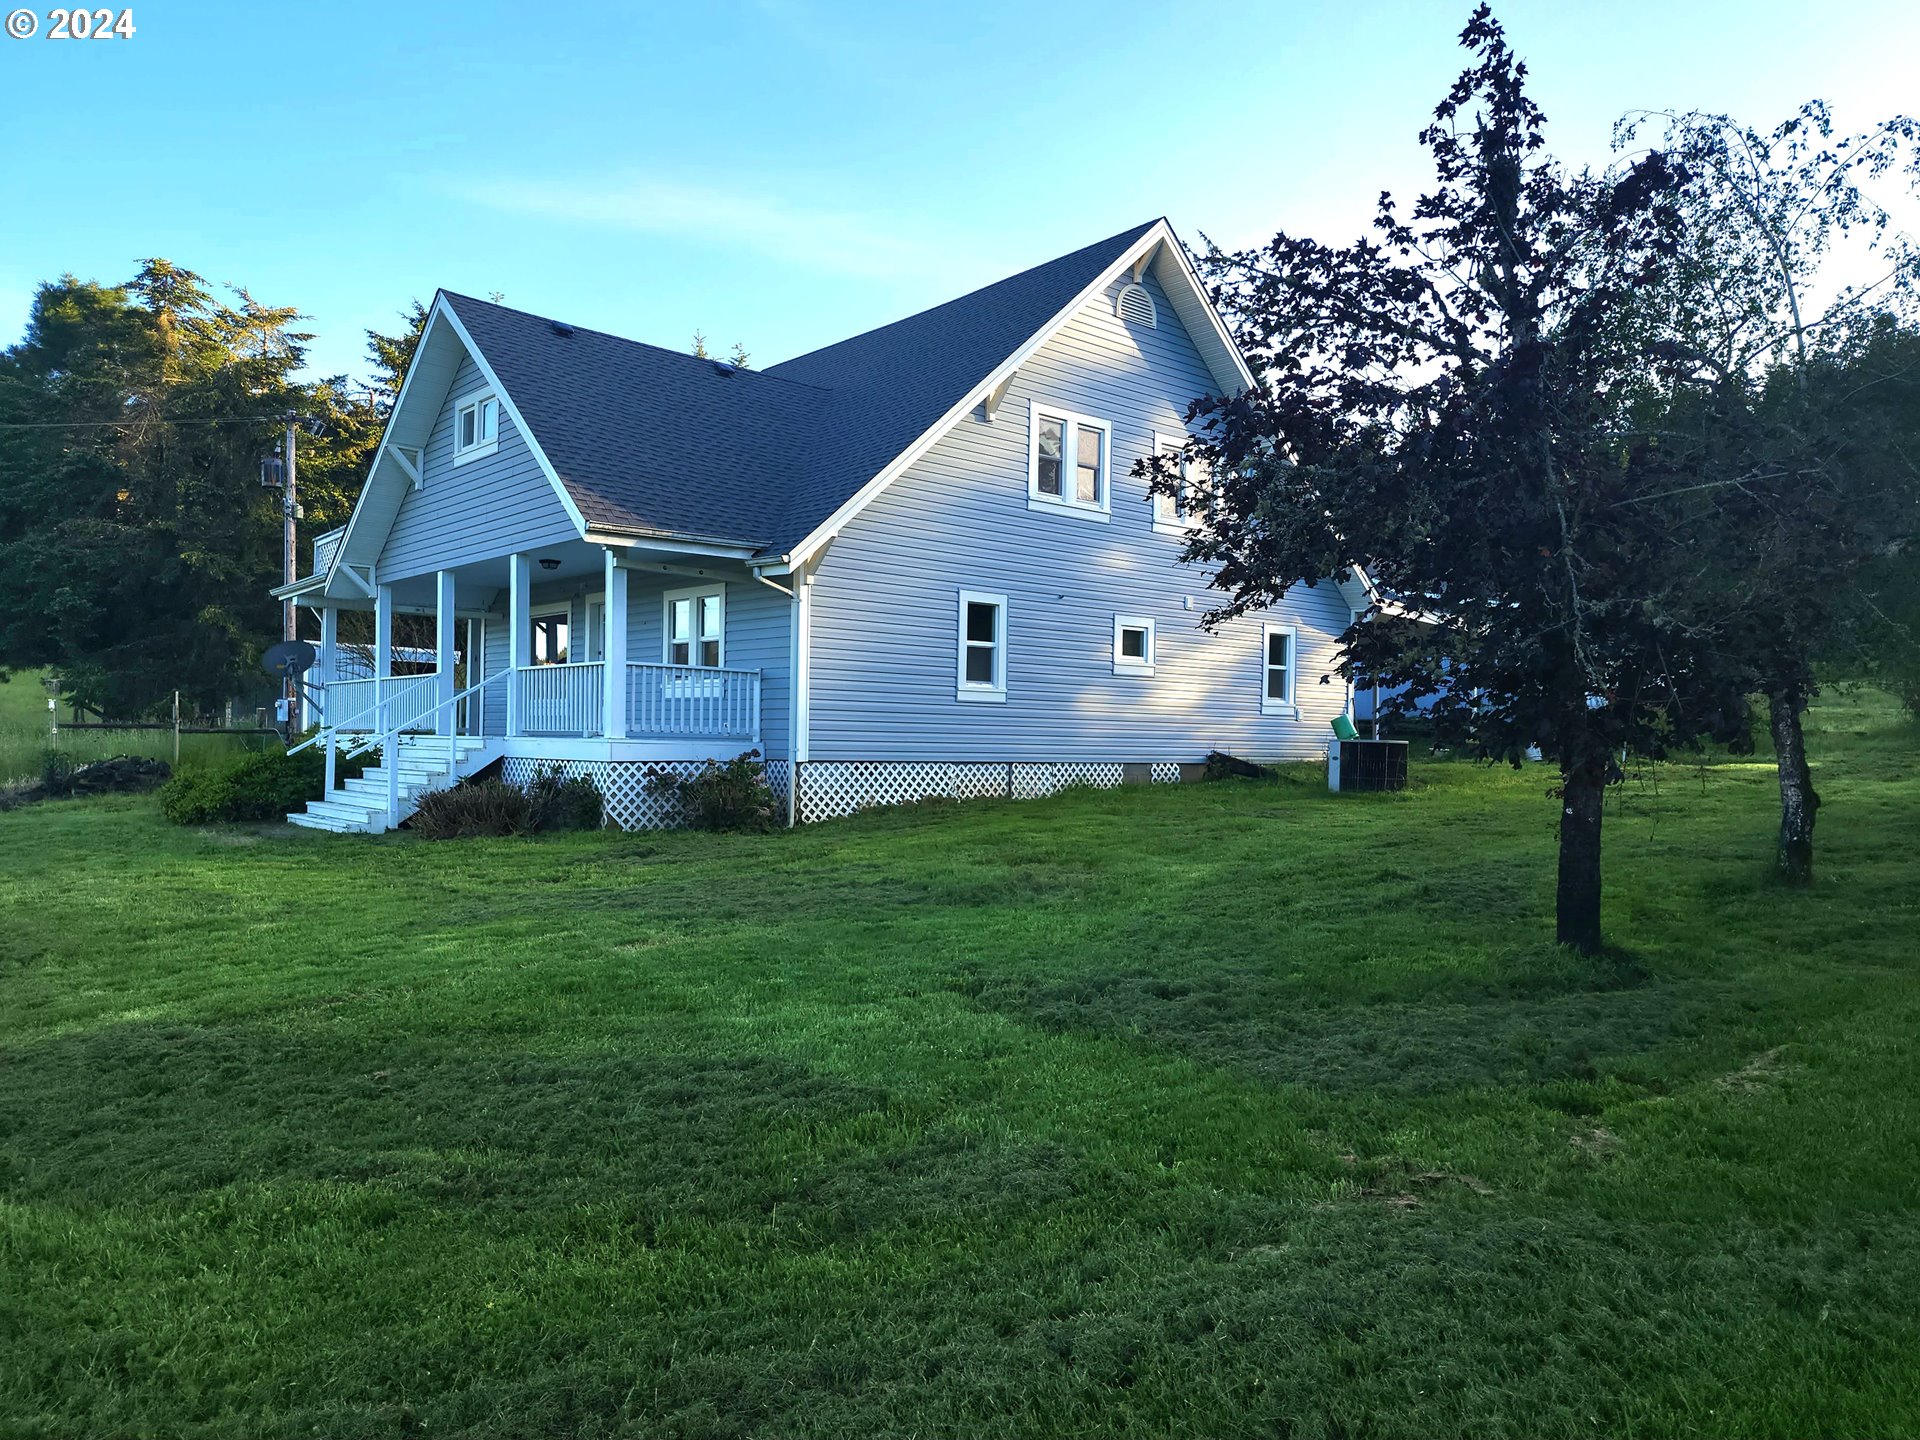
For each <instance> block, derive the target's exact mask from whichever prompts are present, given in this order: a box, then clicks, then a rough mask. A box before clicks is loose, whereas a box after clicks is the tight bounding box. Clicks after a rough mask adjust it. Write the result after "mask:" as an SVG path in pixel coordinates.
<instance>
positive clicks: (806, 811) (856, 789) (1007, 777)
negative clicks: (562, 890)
mask: <svg viewBox="0 0 1920 1440" xmlns="http://www.w3.org/2000/svg"><path fill="white" fill-rule="evenodd" d="M700 764H701V762H699V761H697V760H672V761H668V760H535V759H528V758H524V757H519V756H510V757H508V758H507V759H505V760H502V761H501V762H500V778H501V779H503V780H505V781H507V782H508V783H509V784H511V785H525V784H526V783H527V782H528V781H530V780H532V779H533V777H534V776H535V775H536V774H538V773H539V772H541V771H542V770H558V771H560V772H561V773H562V774H564V775H585V776H589V777H591V778H592V780H593V783H594V784H596V785H598V786H599V787H600V793H601V794H602V795H604V796H605V797H606V801H607V822H608V823H609V824H612V825H617V826H619V827H620V828H621V829H622V830H662V829H670V828H672V827H673V826H675V825H677V824H679V823H680V817H679V815H678V814H677V813H676V811H675V809H674V806H673V803H672V801H670V800H665V799H662V798H661V797H660V796H658V795H654V794H652V793H650V792H649V791H648V789H647V775H648V773H649V772H650V771H654V770H665V771H667V772H668V773H670V774H673V775H680V776H686V775H692V774H694V773H695V772H696V771H698V770H699V769H700ZM788 773H789V772H788V766H787V762H786V761H784V760H769V761H767V784H768V786H769V787H770V788H771V789H772V790H773V793H774V794H776V795H778V796H779V797H780V799H781V801H782V803H783V804H784V802H785V801H786V798H787V784H788ZM1179 779H1180V766H1179V764H1178V763H1177V762H1171V761H1169V762H1155V763H1153V764H1151V765H1145V764H1141V765H1130V764H1119V763H1106V762H1101V761H1092V760H1061V761H1037V760H1015V761H1012V762H1011V763H1009V762H1006V761H992V760H945V761H918V760H809V761H806V762H804V763H803V764H802V765H801V766H800V803H799V807H798V808H799V812H800V819H801V821H802V822H806V821H813V820H835V819H838V818H840V817H841V816H844V815H852V814H854V813H856V812H858V811H861V810H871V809H874V808H876V807H878V806H883V805H911V804H913V803H914V802H915V801H918V800H927V799H932V798H934V797H940V798H943V799H948V800H1037V799H1039V798H1040V797H1042V796H1045V795H1052V794H1055V793H1057V792H1058V791H1061V790H1068V789H1072V788H1073V787H1074V786H1077V785H1085V786H1090V787H1092V788H1094V789H1097V790H1110V789H1112V788H1114V787H1115V786H1118V785H1124V784H1126V783H1128V782H1129V781H1133V782H1135V783H1140V782H1142V781H1148V782H1151V783H1152V784H1155V785H1170V784H1176V783H1178V781H1179Z"/></svg>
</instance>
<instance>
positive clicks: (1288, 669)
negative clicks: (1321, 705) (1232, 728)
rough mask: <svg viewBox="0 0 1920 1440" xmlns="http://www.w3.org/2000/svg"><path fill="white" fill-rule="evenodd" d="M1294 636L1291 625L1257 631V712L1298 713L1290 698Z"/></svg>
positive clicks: (1273, 626) (1294, 662)
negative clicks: (1258, 645)
mask: <svg viewBox="0 0 1920 1440" xmlns="http://www.w3.org/2000/svg"><path fill="white" fill-rule="evenodd" d="M1297 648H1298V637H1297V636H1296V635H1295V633H1294V629H1293V627H1292V626H1291V625H1264V626H1262V627H1261V630H1260V709H1261V711H1262V712H1263V713H1265V714H1268V715H1290V716H1295V717H1297V716H1298V715H1299V714H1300V707H1299V704H1298V703H1297V702H1296V701H1295V699H1294V694H1293V682H1294V670H1295V668H1296V666H1297V663H1298V661H1297V657H1296V655H1295V653H1294V652H1295V650H1296V649H1297Z"/></svg>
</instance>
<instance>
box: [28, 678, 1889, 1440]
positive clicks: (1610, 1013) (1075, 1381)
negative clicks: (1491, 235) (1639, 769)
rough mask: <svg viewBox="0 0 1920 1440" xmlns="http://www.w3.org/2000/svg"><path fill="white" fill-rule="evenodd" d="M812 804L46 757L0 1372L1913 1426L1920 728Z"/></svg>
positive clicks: (1274, 1421)
mask: <svg viewBox="0 0 1920 1440" xmlns="http://www.w3.org/2000/svg"><path fill="white" fill-rule="evenodd" d="M1817 718H1818V727H1817V731H1816V736H1815V743H1816V746H1817V749H1816V754H1817V755H1818V756H1819V757H1820V762H1821V763H1820V774H1819V780H1820V786H1821V789H1822V791H1823V793H1824V794H1825V796H1826V800H1827V804H1826V808H1825V809H1824V810H1823V811H1822V816H1821V825H1820V870H1821V875H1820V881H1819V884H1818V886H1817V887H1816V888H1814V889H1813V890H1812V891H1810V892H1807V893H1789V892H1783V891H1780V890H1777V889H1775V888H1774V887H1773V885H1772V884H1771V882H1770V880H1769V878H1768V866H1769V860H1770V855H1771V841H1772V829H1773V825H1774V804H1775V799H1774V796H1775V792H1774V784H1773V777H1772V773H1771V771H1770V769H1769V768H1767V766H1766V765H1765V764H1762V763H1727V764H1718V765H1714V766H1711V767H1706V768H1690V767H1682V766H1674V767H1665V768H1661V769H1658V770H1655V771H1650V772H1648V773H1647V774H1645V775H1643V776H1641V777H1639V778H1637V779H1635V780H1634V781H1632V782H1631V783H1629V784H1628V785H1626V786H1624V787H1621V788H1620V789H1619V790H1618V791H1617V792H1616V793H1615V795H1614V797H1613V800H1612V802H1611V807H1610V813H1609V816H1608V822H1607V824H1608V834H1607V877H1608V886H1609V889H1608V902H1607V923H1608V928H1609V931H1610V933H1611V935H1612V936H1613V937H1614V938H1615V939H1616V940H1617V942H1618V949H1617V951H1616V952H1615V953H1613V954H1610V955H1609V956H1607V957H1606V958H1605V959H1604V960H1601V961H1597V962H1589V961H1582V960H1579V959H1577V958H1573V957H1570V956H1568V955H1565V954H1563V953H1560V952H1558V951H1556V950H1555V949H1554V948H1553V947H1552V946H1551V945H1550V944H1548V943H1546V937H1548V936H1549V935H1550V933H1551V923H1550V914H1549V908H1550V903H1551V891H1552V849H1553V824H1554V813H1555V812H1554V806H1553V803H1552V801H1551V800H1550V799H1549V798H1548V796H1547V789H1548V786H1549V784H1550V778H1551V777H1550V776H1549V775H1548V774H1547V773H1546V772H1545V771H1544V770H1543V769H1540V768H1534V769H1529V770H1527V771H1525V772H1522V773H1517V774H1516V773H1513V772H1510V771H1489V770H1483V769H1479V768H1476V767H1473V766H1469V765H1465V764H1433V763H1429V764H1424V765H1421V766H1420V767H1419V768H1418V772H1417V776H1418V781H1419V784H1418V788H1417V789H1416V790H1414V791H1412V792H1410V793H1408V794H1405V795H1400V796H1379V797H1355V796H1348V797H1334V796H1329V795H1327V794H1326V793H1325V791H1324V788H1323V787H1322V784H1321V782H1320V780H1319V778H1318V777H1317V776H1309V775H1305V774H1302V775H1299V776H1295V777H1291V778H1289V779H1286V780H1282V781H1279V782H1275V783H1245V782H1241V783H1229V784H1222V785H1209V786H1192V787H1178V788H1176V787H1156V788H1153V789H1151V790H1147V789H1132V790H1126V791H1122V792H1110V793H1103V794H1075V795H1069V796H1065V797H1061V798H1058V799H1055V800H1051V801H1042V802H1033V803H1027V804H1018V805H1008V804H997V803H982V804H978V805H970V806H966V807H940V808H926V809H920V810H915V811H907V812H895V813H888V814H879V815H873V816H867V817H860V818H857V819H855V820H852V821H848V822H843V823H838V824H833V825H825V826H820V827H817V828H812V829H808V830H804V831H802V832H800V833H798V834H794V835H785V834H782V835H774V836H768V837H764V838H753V839H740V838H722V837H707V836H696V835H684V834H679V835H620V834H606V835H586V836H574V837H553V838H548V839H541V840H537V841H500V842H473V843H463V844H442V845H433V844H426V843H421V842H418V841H414V840H412V839H410V838H408V837H406V836H392V837H384V838H382V839H378V840H368V839H364V838H354V837H333V836H325V835H313V834H307V833H289V832H288V831H287V830H285V829H284V828H274V827H262V828H260V829H256V830H217V829H216V830H206V831H191V830H187V831H183V830H178V829H173V828H170V827H168V826H167V825H165V824H164V823H163V822H162V821H161V820H160V819H159V816H158V814H157V811H156V809H155V807H154V804H153V802H152V801H151V799H150V798H109V799H104V800H98V801H87V802H72V803H62V804H56V805H47V806H40V807H36V808H34V809H32V810H29V811H21V812H17V813H14V814H9V815H0V896H3V897H4V901H5V904H6V917H7V918H6V922H5V927H4V930H3V931H0V955H3V956H4V963H3V964H0V997H3V998H4V1005H0V1432H4V1433H6V1434H9V1435H45V1436H63V1437H66V1436H85V1435H137V1434H152V1435H165V1436H213V1435H219V1436H233V1437H248V1440H254V1437H275V1436H294V1435H301V1436H308V1435H316V1434H317V1435H326V1436H370V1437H371V1436H381V1437H386V1436H396V1435H408V1434H421V1435H474V1436H495V1435H516V1436H519V1435H525V1436H534V1435H541V1436H544V1435H569V1436H607V1435H634V1436H649V1437H652V1436H748V1435H756V1436H869V1435H918V1436H949V1435H953V1436H958V1435H967V1436H974V1435H1091V1434H1101V1435H1109V1434H1111V1435H1134V1436H1168V1435H1191V1436H1210V1437H1213V1436H1243V1435H1244V1436H1295V1437H1300V1436H1358V1435H1376V1434H1377V1435H1421V1436H1426V1435H1448V1434H1473V1435H1476V1436H1495V1437H1497V1436H1513V1437H1522V1436H1527V1437H1534V1436H1565V1435H1581V1436H1593V1435H1620V1434H1637V1435H1658V1436H1672V1435H1778V1436H1804V1435H1811V1434H1823V1435H1861V1436H1894V1435H1902V1434H1916V1433H1920V1081H1917V1080H1916V1076H1917V1075H1920V1065H1917V1064H1916V1061H1917V1060H1920V1053H1917V1051H1916V1044H1915V1036H1916V1032H1917V1030H1920V987H1917V986H1916V983H1915V982H1916V973H1915V972H1916V967H1917V966H1920V911H1917V910H1916V901H1917V900H1920V895H1917V893H1916V891H1917V887H1916V879H1920V864H1917V863H1916V853H1920V780H1916V777H1915V765H1914V759H1915V756H1916V753H1920V735H1916V733H1915V731H1914V729H1913V728H1912V727H1911V726H1909V725H1907V724H1905V723H1904V722H1903V721H1901V719H1900V718H1899V716H1898V715H1897V713H1896V711H1895V710H1894V708H1893V706H1892V705H1891V703H1890V702H1887V701H1885V700H1884V699H1882V698H1881V697H1879V696H1877V695H1872V694H1868V695H1854V696H1846V697H1839V698H1837V699H1835V700H1834V701H1832V702H1831V703H1829V704H1827V705H1826V706H1825V707H1824V708H1823V709H1822V711H1821V712H1820V714H1819V716H1818V717H1817Z"/></svg>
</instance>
